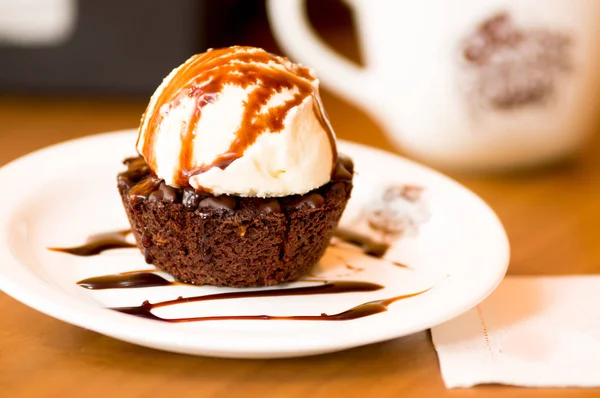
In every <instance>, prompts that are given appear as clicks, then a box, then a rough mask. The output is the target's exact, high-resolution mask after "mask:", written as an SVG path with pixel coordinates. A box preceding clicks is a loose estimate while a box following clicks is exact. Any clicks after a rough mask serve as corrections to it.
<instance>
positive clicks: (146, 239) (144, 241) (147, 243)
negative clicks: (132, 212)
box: [140, 235, 152, 248]
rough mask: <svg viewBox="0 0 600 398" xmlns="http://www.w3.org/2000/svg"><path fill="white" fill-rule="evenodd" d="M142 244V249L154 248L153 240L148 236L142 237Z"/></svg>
mask: <svg viewBox="0 0 600 398" xmlns="http://www.w3.org/2000/svg"><path fill="white" fill-rule="evenodd" d="M140 244H141V245H142V247H144V248H148V247H150V246H152V238H151V237H150V236H148V235H142V238H141V239H140Z"/></svg>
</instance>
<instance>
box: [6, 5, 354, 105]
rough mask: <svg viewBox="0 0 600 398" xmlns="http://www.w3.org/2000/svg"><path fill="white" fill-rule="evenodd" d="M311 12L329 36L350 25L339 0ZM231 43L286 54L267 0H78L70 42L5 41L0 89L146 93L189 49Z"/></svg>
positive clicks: (83, 92) (318, 26) (312, 9)
mask: <svg viewBox="0 0 600 398" xmlns="http://www.w3.org/2000/svg"><path fill="white" fill-rule="evenodd" d="M308 11H309V16H310V19H311V21H312V23H313V24H314V26H315V27H316V28H317V30H318V31H319V32H321V33H322V34H323V37H324V38H325V40H328V36H330V34H331V32H339V31H345V32H346V36H347V32H348V31H352V23H351V15H350V12H349V10H348V9H347V8H346V7H345V6H344V5H343V3H342V2H341V1H339V0H308ZM334 34H335V33H334ZM231 45H252V46H258V47H263V48H265V49H266V50H268V51H270V52H274V53H281V51H280V49H279V48H278V47H277V45H276V43H275V41H274V39H273V37H272V35H271V31H270V29H269V25H268V21H267V17H266V11H265V4H264V1H262V0H220V1H208V0H206V1H200V0H177V1H168V2H167V1H164V0H126V1H123V0H102V1H100V0H79V1H78V2H77V23H76V28H75V31H74V33H73V35H72V36H70V37H69V39H68V40H67V41H66V42H65V43H62V44H60V45H57V46H52V47H16V46H9V45H0V92H9V93H19V92H20V93H23V92H24V93H75V94H94V93H104V94H127V95H131V94H134V95H136V94H140V95H148V94H151V92H152V91H153V89H154V88H155V87H156V86H157V85H158V84H159V83H160V81H161V80H162V78H163V77H164V76H165V75H166V74H168V73H169V71H171V69H173V68H174V67H175V66H177V65H179V64H180V63H182V62H183V61H184V60H185V59H187V58H188V57H189V56H191V55H192V54H195V53H199V52H203V51H205V50H206V49H207V48H210V47H215V48H217V47H225V46H231ZM340 50H341V51H342V52H344V48H341V49H340ZM353 53H354V54H356V53H357V51H356V50H354V51H353Z"/></svg>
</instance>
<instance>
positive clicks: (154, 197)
mask: <svg viewBox="0 0 600 398" xmlns="http://www.w3.org/2000/svg"><path fill="white" fill-rule="evenodd" d="M162 198H163V191H160V190H159V191H154V192H152V193H151V194H150V196H148V201H149V202H160V201H161V200H162Z"/></svg>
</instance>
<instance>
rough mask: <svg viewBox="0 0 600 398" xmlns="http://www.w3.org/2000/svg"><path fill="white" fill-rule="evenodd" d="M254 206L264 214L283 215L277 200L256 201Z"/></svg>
mask: <svg viewBox="0 0 600 398" xmlns="http://www.w3.org/2000/svg"><path fill="white" fill-rule="evenodd" d="M254 204H255V205H256V207H258V210H259V211H260V212H261V213H264V214H277V213H281V204H279V201H278V200H277V199H256V200H255V202H254Z"/></svg>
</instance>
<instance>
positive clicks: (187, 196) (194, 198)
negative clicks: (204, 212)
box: [182, 188, 200, 211]
mask: <svg viewBox="0 0 600 398" xmlns="http://www.w3.org/2000/svg"><path fill="white" fill-rule="evenodd" d="M182 203H183V205H184V206H185V208H186V209H188V210H192V211H193V210H196V209H197V208H198V204H199V203H200V195H198V194H197V193H196V191H194V190H193V189H190V188H186V189H184V190H183V199H182Z"/></svg>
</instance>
